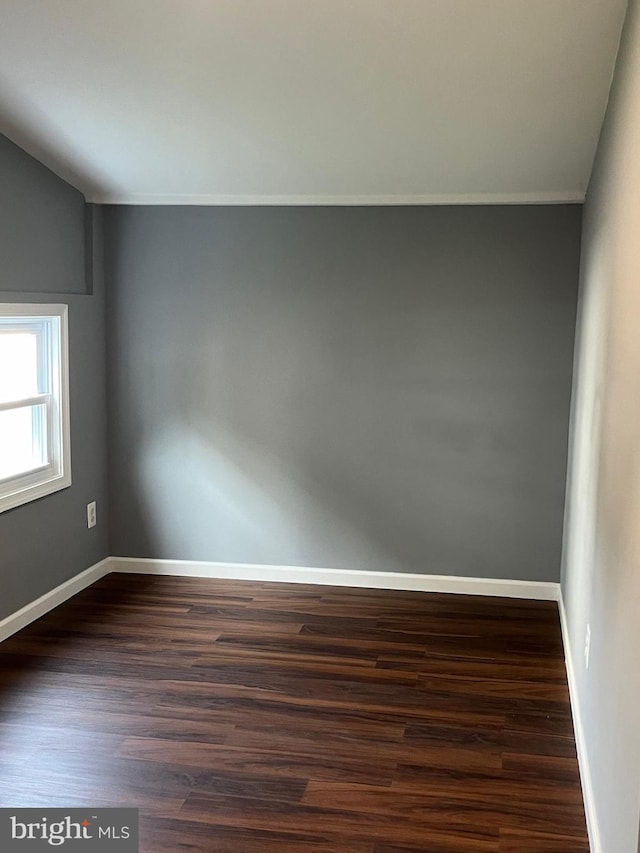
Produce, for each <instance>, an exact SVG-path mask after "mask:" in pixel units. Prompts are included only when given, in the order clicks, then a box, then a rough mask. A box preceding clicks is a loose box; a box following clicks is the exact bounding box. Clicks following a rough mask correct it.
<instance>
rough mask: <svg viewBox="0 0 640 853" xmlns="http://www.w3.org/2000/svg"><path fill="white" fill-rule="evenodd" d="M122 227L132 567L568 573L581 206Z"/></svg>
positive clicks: (113, 299) (113, 334) (118, 426)
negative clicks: (185, 563)
mask: <svg viewBox="0 0 640 853" xmlns="http://www.w3.org/2000/svg"><path fill="white" fill-rule="evenodd" d="M105 226H106V232H105V240H106V257H107V309H108V310H107V317H108V352H109V411H110V427H109V430H110V431H109V453H110V489H111V491H110V506H111V543H110V544H111V552H112V554H114V555H125V556H140V557H164V558H178V559H201V560H219V561H232V562H250V563H251V562H257V563H272V564H290V565H291V564H292V565H308V566H329V567H348V568H360V569H374V570H393V571H401V570H404V571H409V572H435V573H443V574H453V575H468V576H486V577H504V578H523V579H531V580H549V581H554V580H558V579H559V572H560V553H561V532H562V516H563V501H564V484H565V472H566V451H567V431H568V416H569V395H570V383H571V370H572V348H573V331H574V321H575V308H576V294H577V278H578V256H579V241H580V226H581V209H580V207H577V206H551V207H544V206H540V207H502V208H501V207H466V208H464V207H458V208H444V207H440V208H227V209H224V208H189V207H185V208H175V207H173V208H141V207H138V208H108V209H106V211H105Z"/></svg>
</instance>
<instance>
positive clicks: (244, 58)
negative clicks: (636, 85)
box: [0, 0, 626, 204]
mask: <svg viewBox="0 0 640 853" xmlns="http://www.w3.org/2000/svg"><path fill="white" fill-rule="evenodd" d="M625 6H626V2H625V0H0V130H2V131H3V132H4V133H6V135H7V136H9V137H10V138H12V139H14V140H15V141H16V142H18V143H19V144H21V145H23V147H26V148H27V150H30V151H31V152H32V153H34V154H36V156H39V157H40V159H42V160H44V162H46V163H47V164H48V165H50V166H52V168H54V170H55V171H57V172H58V173H59V174H62V175H63V177H66V178H67V179H69V180H71V182H72V183H75V184H76V186H79V187H80V189H82V190H83V191H85V193H86V195H87V197H88V198H89V199H90V200H94V201H116V202H125V203H193V204H217V203H223V204H224V203H227V204H242V203H267V204H269V203H365V204H366V203H421V202H425V203H438V202H454V203H455V202H500V201H564V200H569V201H576V200H581V199H582V198H583V197H584V192H585V189H586V186H587V182H588V179H589V174H590V170H591V165H592V162H593V157H594V153H595V148H596V144H597V140H598V134H599V131H600V126H601V122H602V118H603V115H604V109H605V105H606V101H607V96H608V90H609V84H610V81H611V74H612V70H613V65H614V61H615V55H616V50H617V46H618V41H619V36H620V30H621V26H622V20H623V16H624V11H625Z"/></svg>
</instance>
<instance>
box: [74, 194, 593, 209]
mask: <svg viewBox="0 0 640 853" xmlns="http://www.w3.org/2000/svg"><path fill="white" fill-rule="evenodd" d="M86 199H87V201H88V202H92V203H94V204H127V205H129V204H130V205H190V206H193V205H196V206H198V205H200V206H255V207H261V206H296V205H297V206H301V207H317V206H353V207H360V206H387V205H389V206H392V205H458V204H582V203H583V202H584V200H585V193H584V192H576V191H574V190H567V191H566V192H539V193H470V194H452V195H447V194H443V195H437V194H430V193H427V194H424V195H220V194H211V195H207V194H204V195H201V194H184V195H181V194H175V195H172V194H169V193H167V194H163V193H158V194H154V193H108V192H107V193H93V194H92V193H87V194H86Z"/></svg>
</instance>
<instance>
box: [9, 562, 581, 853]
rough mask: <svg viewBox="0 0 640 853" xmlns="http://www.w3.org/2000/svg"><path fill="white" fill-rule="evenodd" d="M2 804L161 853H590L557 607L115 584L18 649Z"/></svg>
mask: <svg viewBox="0 0 640 853" xmlns="http://www.w3.org/2000/svg"><path fill="white" fill-rule="evenodd" d="M0 744H1V751H0V771H1V772H0V805H2V806H46V805H49V806H60V807H71V806H85V805H86V806H116V805H123V806H130V807H131V806H133V807H138V808H139V809H140V825H141V848H140V849H141V850H142V851H144V853H169V851H171V853H175V851H181V850H184V851H191V853H200V851H201V853H216V851H233V853H254V851H255V852H256V853H257V851H260V853H272V851H292V853H293V852H294V851H295V853H587V851H588V849H589V848H588V843H587V837H586V829H585V819H584V812H583V805H582V796H581V791H580V782H579V777H578V766H577V761H576V752H575V744H574V740H573V731H572V724H571V713H570V708H569V695H568V690H567V682H566V674H565V668H564V660H563V654H562V645H561V637H560V627H559V622H558V612H557V607H556V605H555V604H553V603H550V602H531V601H520V600H507V599H497V598H475V597H469V596H453V595H433V594H425V593H408V592H395V591H394V592H389V591H377V590H366V589H343V588H334V587H316V586H294V585H287V584H260V583H247V582H228V581H211V580H200V579H191V578H189V579H186V578H169V577H166V578H154V577H149V576H146V577H145V576H137V575H117V574H114V575H109V576H107V577H106V578H104V579H103V580H101V581H100V582H98V583H97V584H95V585H94V586H93V587H91V588H89V589H87V590H85V591H84V592H82V593H80V594H79V595H77V596H76V597H75V598H73V599H71V600H70V601H68V602H67V603H65V604H64V605H62V606H61V607H59V608H57V609H56V610H54V611H52V612H51V613H50V614H48V615H47V616H45V617H43V618H42V619H40V620H38V622H36V623H34V624H33V625H31V626H29V627H28V628H26V629H24V630H23V631H21V632H20V633H19V634H16V635H15V636H14V637H12V638H11V639H9V640H7V641H6V642H4V643H2V644H0Z"/></svg>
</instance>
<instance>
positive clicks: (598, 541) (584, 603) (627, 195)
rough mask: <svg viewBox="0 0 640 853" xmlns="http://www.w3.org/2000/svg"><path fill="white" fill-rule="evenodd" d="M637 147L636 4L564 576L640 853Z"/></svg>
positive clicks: (593, 238) (612, 126) (623, 68)
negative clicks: (588, 634)
mask: <svg viewBox="0 0 640 853" xmlns="http://www.w3.org/2000/svg"><path fill="white" fill-rule="evenodd" d="M639 152H640V3H638V0H632V2H630V4H629V11H628V15H627V21H626V24H625V29H624V33H623V39H622V43H621V47H620V53H619V56H618V62H617V66H616V72H615V77H614V83H613V87H612V90H611V97H610V100H609V106H608V109H607V115H606V119H605V123H604V127H603V131H602V136H601V139H600V145H599V148H598V154H597V157H596V163H595V167H594V172H593V175H592V178H591V183H590V186H589V191H588V194H587V203H586V206H585V216H584V231H583V246H582V262H581V281H580V322H579V334H578V336H577V343H576V382H575V389H574V395H573V412H572V442H571V454H570V460H571V461H570V471H569V480H568V501H567V517H566V518H567V520H566V537H565V542H566V544H565V554H564V561H563V575H562V590H563V597H564V601H565V606H566V611H567V621H568V628H569V635H570V654H571V658H572V660H573V666H574V669H575V673H576V679H577V692H578V697H579V702H578V704H577V708H574V714H575V712H576V710H578V709H579V716H580V719H581V722H582V728H583V730H584V735H585V743H586V745H587V756H588V765H589V770H590V776H591V781H592V784H593V795H594V803H595V806H596V817H597V824H598V827H599V832H600V842H601V844H600V846H599V847H597V848H596V847H595V846H594V849H599V850H602V853H635V851H636V850H637V849H638V820H639V815H640V666H639V655H640V253H639V249H638V247H639V245H640V243H639V235H640V157H639V156H638V153H639ZM587 624H589V625H590V627H591V659H590V665H589V669H588V670H587V669H586V668H585V663H584V657H583V649H584V641H585V631H586V626H587Z"/></svg>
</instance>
